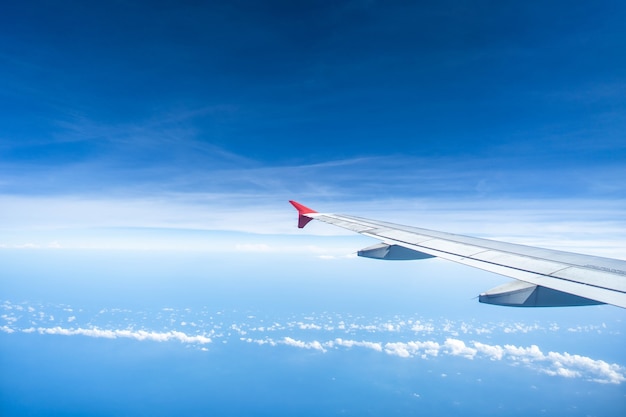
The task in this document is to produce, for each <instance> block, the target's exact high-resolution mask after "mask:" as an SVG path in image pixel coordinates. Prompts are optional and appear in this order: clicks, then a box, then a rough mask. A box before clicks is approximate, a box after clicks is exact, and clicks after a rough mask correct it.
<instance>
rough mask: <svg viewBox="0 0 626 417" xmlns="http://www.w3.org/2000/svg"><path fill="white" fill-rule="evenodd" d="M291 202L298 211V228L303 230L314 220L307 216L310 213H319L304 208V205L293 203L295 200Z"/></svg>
mask: <svg viewBox="0 0 626 417" xmlns="http://www.w3.org/2000/svg"><path fill="white" fill-rule="evenodd" d="M289 202H290V203H291V205H292V206H294V207H295V208H296V210H298V228H300V229H302V228H303V227H304V226H306V225H307V224H308V223H309V222H310V221H311V220H313V219H312V218H310V217H306V216H305V214H309V213H317V211H315V210H313V209H310V208H308V207H307V206H303V205H302V204H300V203H298V202H296V201H293V200H289Z"/></svg>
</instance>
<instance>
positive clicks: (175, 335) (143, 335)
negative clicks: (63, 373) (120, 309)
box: [37, 326, 211, 344]
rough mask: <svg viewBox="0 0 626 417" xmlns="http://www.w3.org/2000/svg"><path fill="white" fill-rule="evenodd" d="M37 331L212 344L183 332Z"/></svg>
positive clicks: (92, 329)
mask: <svg viewBox="0 0 626 417" xmlns="http://www.w3.org/2000/svg"><path fill="white" fill-rule="evenodd" d="M37 331H38V332H39V333H40V334H56V335H63V336H77V335H80V336H88V337H97V338H106V339H117V338H128V339H135V340H140V341H144V340H150V341H154V342H167V341H170V340H178V341H180V342H182V343H193V344H207V343H211V338H210V337H207V336H206V335H188V334H186V333H183V332H178V331H174V330H172V331H169V332H154V331H151V332H149V331H146V330H108V329H99V328H97V327H94V328H87V329H83V328H76V329H66V328H62V327H59V326H57V327H39V328H38V329H37Z"/></svg>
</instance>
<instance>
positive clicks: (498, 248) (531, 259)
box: [290, 201, 626, 308]
mask: <svg viewBox="0 0 626 417" xmlns="http://www.w3.org/2000/svg"><path fill="white" fill-rule="evenodd" d="M290 203H291V204H292V205H293V206H294V207H295V208H296V209H297V210H298V227H300V228H303V227H304V226H306V224H307V223H308V222H310V221H311V220H313V219H315V220H319V221H322V222H325V223H329V224H332V225H335V226H339V227H342V228H344V229H348V230H351V231H353V232H357V233H360V234H362V235H365V236H369V237H373V238H375V239H378V240H380V241H381V242H380V243H378V244H376V245H374V246H370V247H368V248H365V249H362V250H360V251H359V252H358V255H359V256H363V257H367V258H374V259H385V260H411V259H424V258H431V257H438V258H443V259H447V260H450V261H454V262H458V263H461V264H464V265H467V266H472V267H475V268H480V269H483V270H486V271H490V272H494V273H496V274H500V275H504V276H507V277H511V278H515V279H516V281H513V282H509V283H507V284H504V285H502V286H500V287H497V288H494V289H492V290H489V291H487V292H484V293H482V294H480V295H479V301H480V302H481V303H487V304H497V305H506V306H518V307H552V306H572V305H592V304H612V305H615V306H618V307H622V308H626V261H623V260H619V259H610V258H602V257H598V256H590V255H581V254H577V253H571V252H563V251H557V250H551V249H542V248H536V247H532V246H525V245H518V244H513V243H505V242H498V241H494V240H488V239H480V238H475V237H468V236H461V235H455V234H452V233H445V232H437V231H434V230H428V229H421V228H417V227H410V226H402V225H398V224H394V223H387V222H381V221H377V220H370V219H364V218H360V217H354V216H347V215H340V214H327V213H318V212H316V211H315V210H312V209H310V208H308V207H305V206H303V205H302V204H300V203H297V202H295V201H290Z"/></svg>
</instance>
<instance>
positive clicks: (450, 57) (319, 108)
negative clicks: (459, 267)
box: [0, 1, 626, 201]
mask: <svg viewBox="0 0 626 417" xmlns="http://www.w3.org/2000/svg"><path fill="white" fill-rule="evenodd" d="M624 21H626V6H625V5H624V3H623V2H620V1H599V2H578V1H574V2H572V1H562V2H549V3H546V2H539V1H537V2H535V1H530V2H515V3H512V2H493V1H477V2H476V1H472V2H464V1H433V2H417V3H416V2H375V1H363V2H358V1H354V2H336V1H328V2H326V1H305V2H291V1H284V2H281V1H270V2H238V1H228V2H185V3H181V2H142V1H137V2H122V1H120V2H104V3H90V4H86V3H84V2H79V1H76V2H72V1H61V2H26V3H24V2H21V3H20V2H18V3H12V4H8V5H5V6H4V7H3V12H2V15H1V16H0V39H1V42H0V103H1V104H2V109H3V111H2V112H1V113H0V174H1V175H2V177H3V180H2V181H1V182H0V193H2V194H3V195H5V196H6V195H24V194H27V195H61V196H63V195H74V196H75V195H79V196H80V195H84V194H89V193H92V194H93V193H100V195H102V193H103V192H104V193H109V194H111V193H118V194H122V195H129V194H130V195H133V196H134V195H141V194H151V195H154V194H159V193H161V192H164V191H170V192H183V193H188V192H203V193H244V194H247V195H255V196H259V195H262V196H264V198H266V199H267V200H281V201H282V200H284V199H285V197H288V198H289V197H292V196H293V197H294V198H306V199H308V201H311V198H316V199H317V197H319V196H322V197H319V198H324V197H323V196H325V195H326V196H329V199H334V200H336V199H337V198H338V197H339V196H342V197H343V198H346V199H349V200H361V201H362V200H372V199H373V198H374V197H376V196H378V197H385V198H407V197H411V196H427V197H430V196H434V197H436V198H438V197H441V196H445V197H446V198H450V199H457V198H466V197H468V196H469V197H470V198H476V197H481V198H482V197H485V196H487V197H490V198H493V199H500V198H510V197H512V196H513V197H516V198H533V199H536V198H540V199H541V198H552V197H558V198H577V199H580V198H583V199H587V198H602V199H610V200H615V199H617V200H623V199H624V196H625V195H626V188H625V185H624V181H622V178H624V177H625V176H626V163H625V161H626V137H625V136H624V132H625V131H626V99H625V98H624V97H626V54H624V53H623V51H625V50H626V25H624V23H623V22H624Z"/></svg>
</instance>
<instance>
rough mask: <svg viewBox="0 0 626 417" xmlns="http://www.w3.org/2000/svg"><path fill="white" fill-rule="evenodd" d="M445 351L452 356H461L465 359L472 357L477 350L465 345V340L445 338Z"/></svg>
mask: <svg viewBox="0 0 626 417" xmlns="http://www.w3.org/2000/svg"><path fill="white" fill-rule="evenodd" d="M443 346H444V348H445V349H446V353H448V354H449V355H452V356H462V357H464V358H466V359H474V356H476V352H477V350H476V349H474V348H471V347H468V346H466V345H465V342H463V341H462V340H457V339H446V342H445V343H444V344H443Z"/></svg>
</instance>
